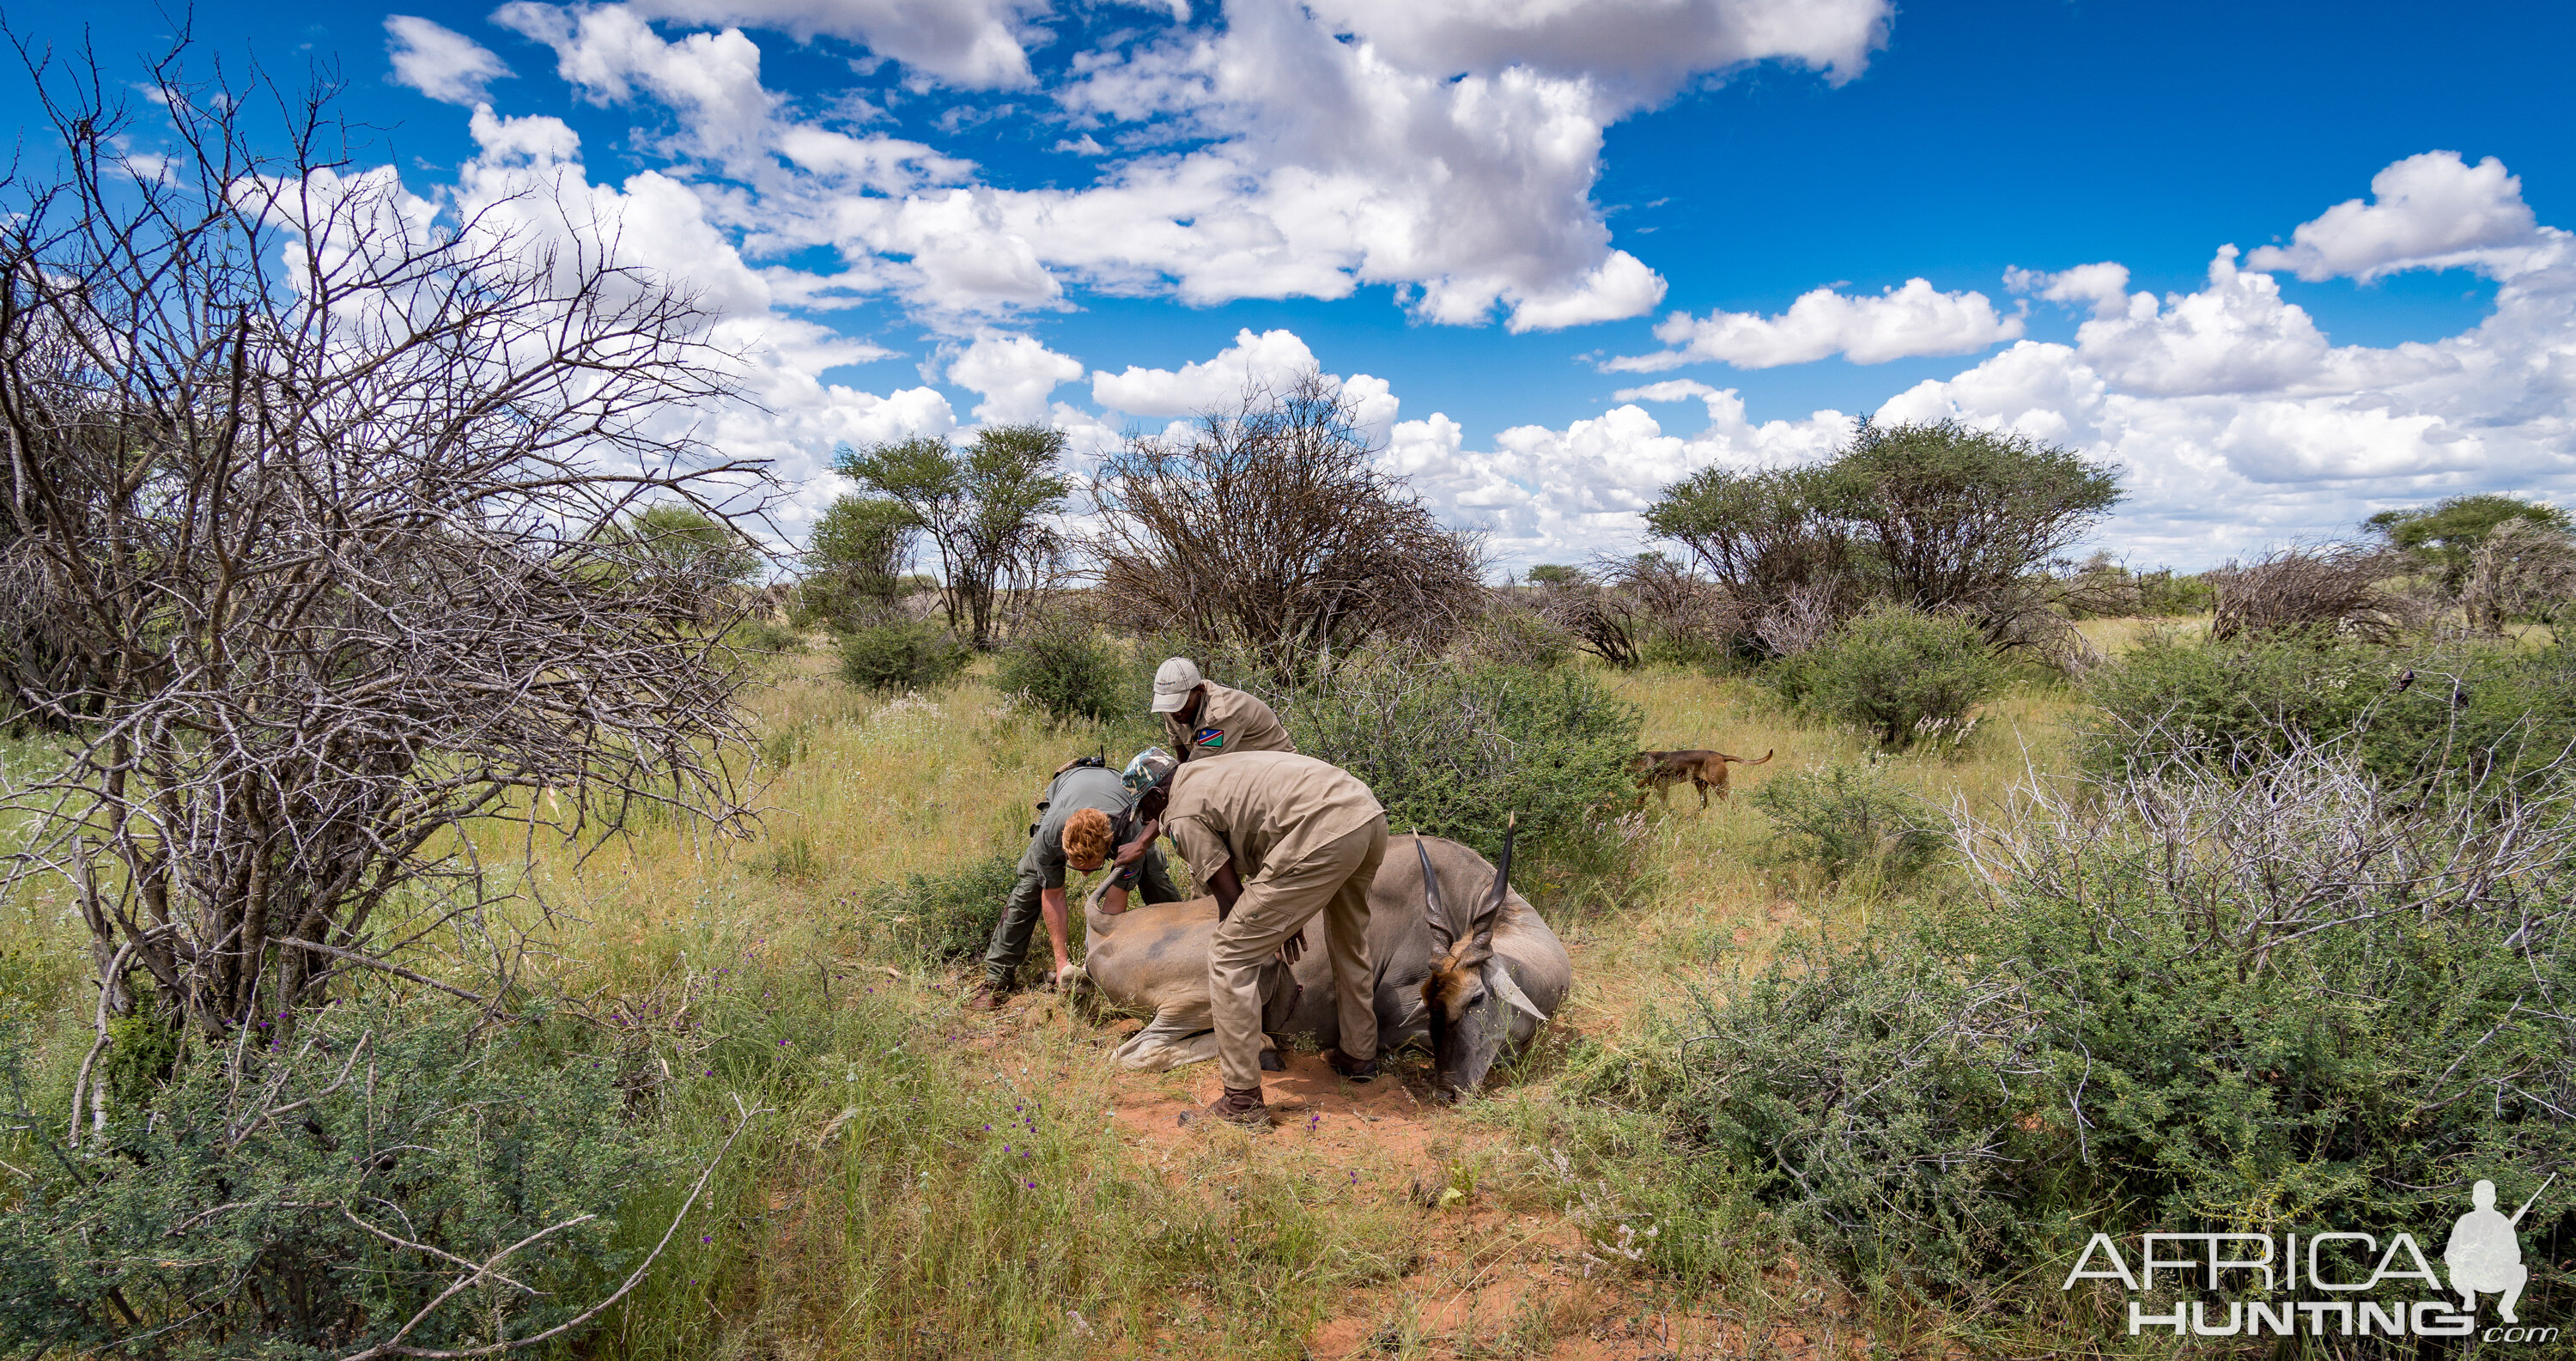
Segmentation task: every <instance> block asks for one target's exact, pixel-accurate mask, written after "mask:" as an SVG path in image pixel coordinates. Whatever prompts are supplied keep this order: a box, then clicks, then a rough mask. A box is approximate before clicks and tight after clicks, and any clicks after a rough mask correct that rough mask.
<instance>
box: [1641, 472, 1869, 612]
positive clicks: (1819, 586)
mask: <svg viewBox="0 0 2576 1361" xmlns="http://www.w3.org/2000/svg"><path fill="white" fill-rule="evenodd" d="M1832 501H1833V497H1832V495H1831V488H1830V487H1829V486H1828V485H1827V484H1826V482H1825V479H1824V477H1823V475H1822V473H1821V472H1820V471H1819V470H1816V469H1812V468H1784V469H1776V470H1769V471H1759V472H1738V471H1736V470H1734V469H1731V468H1722V467H1711V468H1703V469H1701V470H1700V471H1699V472H1697V473H1694V474H1692V475H1691V476H1689V477H1686V478H1684V479H1682V480H1681V481H1679V482H1676V483H1674V484H1673V485H1671V486H1669V487H1666V488H1664V492H1663V495H1662V496H1661V497H1659V498H1657V500H1656V502H1655V504H1654V505H1652V506H1650V507H1648V508H1647V510H1646V517H1645V518H1646V525H1647V527H1648V528H1649V529H1651V530H1652V531H1653V532H1654V533H1655V534H1656V535H1657V536H1659V537H1661V538H1666V539H1670V540H1672V541H1674V542H1676V543H1678V544H1680V545H1681V546H1682V548H1683V550H1684V551H1686V552H1687V553H1689V554H1690V558H1691V563H1692V565H1693V566H1694V567H1695V568H1696V569H1698V570H1699V571H1700V572H1703V573H1706V574H1707V576H1708V578H1709V579H1710V580H1711V581H1713V582H1715V583H1716V585H1717V587H1718V589H1719V590H1720V591H1721V592H1723V593H1724V594H1725V596H1726V597H1727V599H1728V600H1729V601H1730V602H1731V604H1732V607H1733V613H1732V615H1731V618H1732V619H1733V621H1734V623H1735V625H1736V630H1737V637H1736V641H1738V642H1743V643H1749V644H1751V645H1752V646H1754V647H1757V648H1759V649H1761V650H1763V651H1765V652H1768V653H1770V654H1772V655H1786V654H1789V653H1792V652H1796V651H1799V650H1801V649H1802V648H1803V647H1805V646H1806V645H1808V644H1811V643H1813V642H1814V641H1815V640H1816V639H1817V638H1820V637H1822V636H1823V634H1824V632H1825V631H1827V630H1828V629H1830V628H1831V627H1832V626H1833V625H1834V624H1836V623H1839V622H1840V621H1842V620H1844V619H1847V618H1849V617H1851V616H1852V615H1854V614H1857V613H1858V612H1859V611H1860V607H1861V605H1862V604H1863V603H1864V602H1865V601H1866V600H1867V599H1868V585H1867V582H1866V580H1865V578H1864V572H1863V568H1864V561H1863V557H1862V554H1861V551H1860V549H1859V547H1858V545H1856V544H1855V543H1854V541H1853V537H1854V536H1853V534H1852V530H1851V527H1850V526H1849V525H1848V524H1846V523H1845V522H1844V521H1843V520H1842V519H1841V518H1840V517H1838V516H1837V515H1836V514H1835V513H1834V510H1833V505H1832Z"/></svg>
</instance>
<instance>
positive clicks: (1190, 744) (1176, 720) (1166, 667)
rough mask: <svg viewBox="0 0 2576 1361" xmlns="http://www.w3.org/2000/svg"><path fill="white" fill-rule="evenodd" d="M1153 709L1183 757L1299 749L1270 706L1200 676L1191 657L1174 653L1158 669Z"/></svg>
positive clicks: (1176, 752) (1177, 753)
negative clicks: (1174, 655)
mask: <svg viewBox="0 0 2576 1361" xmlns="http://www.w3.org/2000/svg"><path fill="white" fill-rule="evenodd" d="M1154 712H1155V713H1158V714H1161V715H1162V716H1163V732H1164V735H1165V736H1167V737H1169V738H1170V739H1171V752H1172V755H1173V756H1174V757H1175V758H1176V759H1178V760H1182V761H1191V760H1200V759H1204V758H1206V757H1210V756H1224V755H1227V754H1229V753H1232V752H1238V751H1292V752H1293V751H1295V750H1296V749H1297V744H1296V743H1294V742H1291V741H1289V740H1288V730H1287V729H1286V728H1283V727H1281V726H1280V725H1279V715H1277V714H1274V713H1272V712H1270V706H1269V705H1267V704H1264V703H1262V702H1261V701H1260V700H1258V699H1256V698H1254V697H1252V696H1251V695H1247V694H1245V693H1244V692H1242V691H1241V690H1229V689H1227V688H1226V687H1224V686H1222V685H1219V684H1217V683H1215V682H1214V681H1211V680H1208V679H1207V678H1206V677H1204V676H1201V675H1200V674H1199V667H1198V663H1196V662H1194V661H1191V660H1190V659H1189V658H1187V657H1174V658H1172V659H1171V660H1169V661H1167V662H1165V663H1163V665H1162V669H1161V670H1158V671H1156V672H1155V673H1154Z"/></svg>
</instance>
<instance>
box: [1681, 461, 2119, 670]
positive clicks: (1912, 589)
mask: <svg viewBox="0 0 2576 1361" xmlns="http://www.w3.org/2000/svg"><path fill="white" fill-rule="evenodd" d="M2119 499H2120V484H2119V476H2118V473H2117V471H2116V470H2114V469H2113V468H2111V467H2109V466H2107V465H2104V464H2097V463H2092V462H2089V461H2087V460H2085V459H2084V458H2082V457H2081V456H2079V455H2077V454H2076V453H2074V452H2073V451H2072V450H2068V449H2061V448H2057V447H2055V446H2052V445H2048V444H2045V443H2042V442H2040V441H2038V440H2034V439H2030V438H2028V437H2026V436H2022V435H2017V434H2011V433H1999V432H1993V431H1983V430H1975V429H1971V428H1969V427H1967V426H1963V425H1960V424H1959V423H1957V422H1955V421H1940V422H1936V423H1932V424H1920V425H1918V424H1908V425H1895V426H1885V427H1882V426H1878V425H1875V424H1872V423H1869V422H1863V423H1862V425H1861V427H1860V429H1859V430H1858V431H1857V432H1855V433H1854V435H1853V437H1852V440H1851V442H1850V443H1849V444H1847V445H1845V446H1844V447H1843V448H1842V449H1841V450H1840V451H1838V452H1837V453H1836V454H1835V455H1834V457H1833V458H1832V459H1831V460H1830V461H1828V462H1825V463H1822V464H1818V465H1814V466H1811V467H1804V468H1785V469H1777V470H1771V471H1761V472H1737V471H1734V470H1731V469H1726V468H1708V469H1704V470H1702V471H1701V472H1699V473H1696V474H1694V475H1692V476H1690V477H1688V478H1685V479H1683V480H1682V481H1680V482H1676V483H1674V484H1673V485H1671V486H1669V487H1666V488H1665V489H1664V493H1663V495H1662V497H1661V498H1659V499H1658V500H1657V501H1656V503H1655V505H1654V506H1652V507H1651V508H1649V509H1648V510H1647V512H1646V523H1647V525H1648V526H1649V527H1650V528H1651V529H1653V530H1654V532H1655V533H1656V534H1658V535H1660V536H1662V537H1664V538H1668V539H1672V540H1674V541H1676V542H1678V543H1680V544H1681V545H1683V547H1684V548H1686V549H1687V550H1688V551H1689V552H1690V554H1691V557H1692V560H1693V561H1694V563H1695V564H1696V565H1697V566H1698V567H1699V568H1700V569H1701V570H1703V571H1705V572H1707V573H1708V574H1709V575H1710V576H1711V577H1712V578H1714V579H1715V580H1716V581H1717V582H1718V584H1719V585H1720V586H1721V587H1723V588H1724V589H1725V590H1726V591H1727V593H1728V594H1729V595H1731V596H1733V597H1734V598H1735V600H1736V602H1737V605H1738V607H1739V611H1740V617H1741V619H1742V621H1743V627H1744V628H1745V629H1746V630H1747V632H1748V633H1749V634H1750V635H1751V637H1752V639H1753V640H1754V641H1755V642H1757V643H1758V644H1760V645H1762V646H1763V647H1764V648H1765V650H1767V651H1770V652H1773V653H1780V652H1786V651H1794V650H1796V648H1795V644H1796V643H1797V642H1798V641H1799V640H1808V641H1812V638H1813V636H1816V635H1818V634H1819V633H1820V631H1821V630H1823V629H1827V628H1830V627H1832V626H1833V625H1835V624H1838V623H1840V622H1841V621H1843V620H1847V619H1849V618H1851V617H1852V616H1853V615H1855V614H1857V613H1858V612H1859V611H1860V609H1861V608H1862V606H1863V605H1865V604H1866V603H1867V602H1869V601H1870V600H1872V599H1877V598H1886V599H1892V600H1895V601H1896V602H1898V603H1900V604H1904V605H1908V606H1911V607H1912V608H1915V609H1919V610H1925V611H1934V612H1938V611H1955V612H1959V613H1963V614H1966V615H1968V616H1969V617H1971V618H1973V619H1975V620H1976V621H1977V622H1978V625H1979V626H1980V628H1981V629H1982V630H1983V631H1984V634H1985V637H1986V641H1987V642H1989V643H1994V644H2012V643H2017V642H2024V641H2029V640H2030V639H2031V638H2032V637H2034V636H2036V635H2035V634H2034V631H2033V630H2032V629H2031V627H2030V625H2031V622H2032V620H2033V618H2034V616H2035V615H2037V614H2038V613H2039V612H2041V611H2043V610H2044V609H2045V607H2046V602H2047V599H2048V591H2047V590H2046V589H2045V587H2044V583H2042V582H2040V581H2039V580H2038V579H2037V574H2038V573H2040V572H2041V571H2042V570H2043V569H2045V568H2046V567H2047V566H2048V564H2049V563H2050V562H2051V561H2052V560H2054V559H2056V558H2057V557H2058V556H2059V555H2060V554H2062V553H2064V552H2065V551H2066V549H2067V548H2068V547H2069V546H2070V545H2072V544H2073V543H2074V542H2075V541H2076V540H2077V539H2078V538H2080V537H2081V536H2082V535H2083V534H2084V532H2085V531H2087V530H2089V529H2090V528H2092V526H2093V525H2095V524H2096V523H2098V522H2099V521H2100V520H2101V518H2102V517H2103V516H2104V515H2105V514H2108V513H2109V511H2110V508H2111V507H2112V506H2113V505H2114V504H2116V503H2117V502H2118V501H2119Z"/></svg>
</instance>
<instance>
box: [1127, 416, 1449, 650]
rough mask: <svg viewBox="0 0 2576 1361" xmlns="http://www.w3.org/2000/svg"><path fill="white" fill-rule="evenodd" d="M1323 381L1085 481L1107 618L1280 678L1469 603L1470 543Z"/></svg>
mask: <svg viewBox="0 0 2576 1361" xmlns="http://www.w3.org/2000/svg"><path fill="white" fill-rule="evenodd" d="M1376 453H1377V450H1376V447H1375V446H1374V444H1372V442H1371V441H1370V439H1369V438H1368V435H1367V433H1366V432H1365V431H1364V430H1363V429H1362V428H1361V426H1360V424H1359V421H1358V418H1357V415H1356V413H1355V412H1354V411H1353V410H1352V407H1351V403H1350V399H1349V398H1347V397H1345V396H1344V395H1343V394H1342V391H1341V389H1340V387H1339V386H1338V385H1336V384H1335V383H1333V382H1332V381H1331V380H1329V379H1327V378H1325V377H1324V376H1323V375H1321V374H1318V373H1313V372H1309V373H1307V374H1304V375H1303V376H1301V377H1298V378H1296V379H1294V380H1292V381H1291V382H1290V383H1289V384H1288V385H1287V386H1286V387H1285V388H1284V389H1280V390H1277V391H1273V390H1271V389H1268V388H1263V387H1253V388H1249V389H1247V390H1246V391H1245V393H1244V395H1243V398H1242V400H1241V401H1240V402H1239V403H1237V404H1236V406H1235V407H1234V408H1233V409H1231V410H1228V411H1223V412H1215V413H1211V414H1209V415H1207V416H1204V417H1202V418H1201V419H1200V420H1199V421H1198V423H1197V425H1196V426H1195V427H1194V428H1193V429H1192V430H1191V431H1190V432H1189V433H1188V434H1186V435H1181V436H1163V435H1136V436H1133V437H1131V438H1130V439H1129V440H1128V442H1127V445H1126V447H1125V448H1123V449H1121V450H1119V451H1118V452H1116V453H1113V454H1111V455H1110V456H1109V457H1108V458H1106V459H1104V460H1102V462H1101V464H1100V468H1099V470H1098V472H1097V473H1096V474H1095V475H1094V477H1093V479H1092V484H1091V492H1092V496H1093V499H1094V500H1095V501H1096V502H1097V504H1098V505H1099V507H1100V510H1101V512H1102V528H1101V530H1100V532H1099V535H1098V536H1097V538H1096V539H1095V540H1094V542H1093V544H1092V547H1093V550H1094V552H1095V553H1096V554H1097V555H1098V558H1099V562H1100V574H1101V585H1102V587H1103V593H1104V595H1105V596H1106V598H1107V599H1108V600H1109V601H1111V602H1113V603H1114V607H1115V609H1116V610H1117V612H1118V613H1119V615H1120V619H1119V622H1120V623H1122V624H1124V625H1126V626H1128V627H1131V628H1134V629H1135V630H1136V631H1138V632H1140V633H1149V634H1150V633H1157V632H1165V631H1173V630H1177V631H1178V632H1179V633H1180V634H1181V635H1182V636H1183V637H1184V638H1186V639H1187V640H1189V641H1190V642H1191V644H1192V645H1194V646H1199V647H1202V648H1204V649H1206V650H1208V651H1211V652H1218V651H1224V650H1228V649H1240V650H1242V651H1244V652H1246V653H1249V654H1250V655H1251V656H1252V657H1254V658H1255V659H1256V660H1257V661H1258V663H1259V664H1260V666H1261V667H1262V668H1263V669H1264V670H1266V671H1268V672H1270V673H1271V674H1272V675H1273V676H1276V677H1280V678H1282V679H1287V678H1294V677H1302V676H1310V675H1321V674H1328V673H1329V672H1330V671H1331V670H1332V668H1333V666H1334V665H1335V663H1336V661H1337V659H1339V658H1342V657H1346V656H1348V655H1350V654H1351V653H1353V652H1354V651H1356V650H1358V649H1360V648H1361V647H1363V646H1365V645H1366V644H1368V643H1370V642H1372V641H1379V640H1387V641H1404V642H1423V643H1437V642H1438V641H1439V640H1441V639H1443V638H1445V637H1446V636H1447V635H1448V634H1449V632H1450V631H1451V630H1453V629H1455V628H1456V627H1458V626H1459V625H1460V624H1461V623H1463V622H1466V621H1469V620H1472V619H1473V618H1475V617H1476V616H1477V614H1478V613H1479V612H1480V611H1481V609H1482V607H1483V602H1484V591H1483V585H1482V582H1483V577H1484V566H1485V563H1484V554H1483V545H1482V543H1481V541H1480V540H1479V539H1478V537H1477V536H1475V535H1474V534H1471V533H1462V532H1459V531H1456V530H1452V529H1449V528H1447V527H1446V526H1444V525H1442V524H1441V523H1440V521H1439V519H1438V518H1437V517H1436V516H1434V515H1433V514H1432V513H1431V510H1430V508H1429V507H1427V506H1425V505H1424V504H1423V503H1422V501H1421V499H1420V498H1419V497H1417V496H1415V495H1414V494H1413V492H1412V490H1411V489H1410V488H1409V487H1407V486H1406V485H1405V482H1404V480H1403V479H1402V478H1400V477H1397V476H1395V475H1393V474H1390V473H1387V472H1384V471H1382V470H1380V469H1379V468H1378V467H1376V466H1375V463H1374V461H1373V460H1374V458H1375V456H1376Z"/></svg>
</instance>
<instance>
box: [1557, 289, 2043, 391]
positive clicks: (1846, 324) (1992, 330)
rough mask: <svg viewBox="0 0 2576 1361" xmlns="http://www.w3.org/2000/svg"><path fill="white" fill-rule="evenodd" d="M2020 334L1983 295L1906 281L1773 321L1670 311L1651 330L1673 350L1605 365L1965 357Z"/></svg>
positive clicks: (1822, 296)
mask: <svg viewBox="0 0 2576 1361" xmlns="http://www.w3.org/2000/svg"><path fill="white" fill-rule="evenodd" d="M2021 333H2022V319H2021V318H2020V317H2019V316H2017V315H2016V316H2005V315H2000V314H1998V313H1997V312H1996V311H1995V305H1994V303H1993V302H1992V301H1991V300H1990V299H1988V298H1987V297H1986V295H1985V294H1983V293H1978V292H1975V291H1973V290H1971V291H1968V292H1960V293H1945V292H1942V291H1941V290H1939V289H1937V288H1934V287H1933V286H1932V284H1931V282H1930V281H1929V280H1926V279H1908V280H1906V281H1905V285H1904V286H1903V287H1901V288H1891V289H1887V290H1885V291H1883V292H1880V293H1877V294H1874V295H1873V294H1867V293H1863V294H1849V293H1837V292H1835V291H1834V290H1832V289H1830V288H1819V289H1815V290H1812V291H1810V292H1807V293H1804V294H1801V295H1799V297H1798V300H1797V301H1796V302H1793V303H1791V304H1789V310H1788V311H1786V312H1783V313H1780V314H1779V315H1778V316H1769V317H1766V316H1763V315H1761V314H1760V313H1757V312H1728V311H1723V310H1720V311H1715V312H1711V313H1709V314H1708V315H1707V316H1704V317H1694V316H1692V315H1690V314H1689V313H1687V312H1676V313H1674V314H1672V315H1671V316H1669V317H1666V318H1664V319H1663V320H1662V321H1661V322H1658V323H1656V326H1655V338H1656V339H1657V340H1660V341H1662V342H1664V343H1665V344H1666V345H1669V346H1672V347H1674V348H1671V349H1667V350H1664V351H1661V352H1659V353H1656V354H1644V355H1626V356H1621V357H1619V358H1616V359H1612V360H1610V361H1609V362H1608V363H1607V364H1605V365H1604V366H1603V367H1605V368H1608V369H1611V370H1613V371H1621V372H1634V373H1652V372H1655V371H1658V370H1662V369H1673V368H1679V367H1681V366H1682V365H1684V364H1691V363H1698V362H1701V361H1706V360H1714V361H1716V362H1719V363H1723V364H1731V365H1733V366H1735V367H1736V368H1739V369H1768V368H1776V367H1778V366H1779V365H1782V364H1807V363H1813V362H1814V361H1816V360H1819V359H1825V358H1829V357H1831V356H1833V355H1841V356H1843V357H1844V358H1846V359H1849V360H1850V361H1852V362H1853V363H1855V364H1884V363H1886V362H1887V361H1889V360H1891V359H1904V358H1908V357H1910V356H1914V355H1937V354H1966V353H1968V352H1969V351H1971V350H1982V349H1985V348H1987V347H1988V346H1991V345H1998V344H2001V343H2002V342H2004V341H2007V340H2013V339H2017V338H2018V337H2019V336H2020V335H2021Z"/></svg>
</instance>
